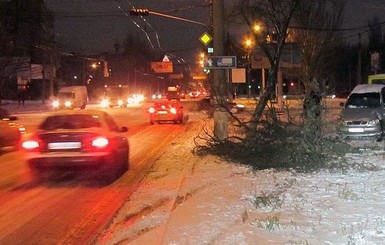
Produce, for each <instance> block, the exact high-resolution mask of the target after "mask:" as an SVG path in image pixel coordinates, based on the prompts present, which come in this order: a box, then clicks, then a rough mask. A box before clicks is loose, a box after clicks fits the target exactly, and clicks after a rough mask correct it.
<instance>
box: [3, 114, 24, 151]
mask: <svg viewBox="0 0 385 245" xmlns="http://www.w3.org/2000/svg"><path fill="white" fill-rule="evenodd" d="M24 133H25V128H24V127H23V126H22V125H20V124H19V123H17V117H16V116H11V115H10V114H9V112H8V111H7V110H6V109H4V108H1V107H0V148H3V147H7V146H13V147H17V146H18V143H19V141H20V139H21V136H22V134H24Z"/></svg>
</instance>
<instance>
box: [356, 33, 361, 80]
mask: <svg viewBox="0 0 385 245" xmlns="http://www.w3.org/2000/svg"><path fill="white" fill-rule="evenodd" d="M361 53H362V47H361V33H358V64H357V84H361V56H362V54H361Z"/></svg>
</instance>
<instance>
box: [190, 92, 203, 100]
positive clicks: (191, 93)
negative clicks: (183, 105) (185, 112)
mask: <svg viewBox="0 0 385 245" xmlns="http://www.w3.org/2000/svg"><path fill="white" fill-rule="evenodd" d="M200 94H201V93H200V92H199V91H191V92H190V93H188V95H189V96H190V98H192V99H195V98H198V97H199V95H200Z"/></svg>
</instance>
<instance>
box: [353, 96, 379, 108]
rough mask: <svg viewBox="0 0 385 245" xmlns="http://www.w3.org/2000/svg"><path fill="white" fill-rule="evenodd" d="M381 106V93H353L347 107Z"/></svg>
mask: <svg viewBox="0 0 385 245" xmlns="http://www.w3.org/2000/svg"><path fill="white" fill-rule="evenodd" d="M379 106H381V101H380V94H379V93H362V94H351V95H350V96H349V99H348V101H347V102H346V107H349V108H375V107H379Z"/></svg>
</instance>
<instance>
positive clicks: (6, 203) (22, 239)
mask: <svg viewBox="0 0 385 245" xmlns="http://www.w3.org/2000/svg"><path fill="white" fill-rule="evenodd" d="M107 110H108V111H109V112H110V113H111V115H113V117H114V118H115V119H116V121H117V123H118V124H119V125H121V126H128V128H129V131H128V132H127V136H128V139H129V142H130V170H129V171H128V172H126V173H125V174H124V175H122V176H121V177H120V178H119V179H117V180H116V181H115V182H113V183H110V184H107V185H106V184H104V183H98V182H95V181H94V180H90V179H89V178H87V177H88V175H87V173H81V174H80V173H70V174H64V175H57V176H53V177H52V178H51V179H50V180H48V181H46V182H43V183H39V182H36V181H35V180H34V179H33V178H31V176H30V173H29V170H28V168H27V166H26V164H25V162H24V160H23V155H22V153H21V152H19V151H17V150H15V149H8V150H6V152H3V154H1V155H0V166H1V169H2V170H1V171H0V244H89V243H90V242H91V241H92V240H93V239H94V238H95V236H96V235H97V234H98V232H100V231H101V230H102V229H103V227H105V226H106V225H107V224H108V222H109V221H110V220H111V218H112V217H113V216H114V214H115V213H116V211H117V210H118V209H119V208H120V207H121V205H122V204H123V203H124V201H125V200H127V198H129V197H130V195H131V193H132V192H133V191H135V189H136V188H137V187H138V186H139V185H140V180H141V179H142V178H144V176H145V175H146V174H147V173H148V171H149V170H150V169H151V167H152V165H153V163H154V161H155V159H157V157H158V156H159V154H161V152H162V150H163V149H164V148H165V147H167V145H168V144H169V143H170V142H171V140H172V139H173V138H174V137H176V136H178V135H180V134H182V133H183V132H184V131H185V130H186V128H187V126H188V124H190V123H192V122H186V124H183V125H175V124H162V125H150V123H149V118H148V115H147V113H146V110H145V108H143V107H137V108H113V109H107ZM47 113H50V112H48V111H35V112H28V111H26V112H18V113H17V116H18V118H19V122H20V123H22V124H23V125H24V126H25V127H26V130H27V132H28V131H33V130H35V128H36V126H37V125H38V123H40V121H41V120H42V119H43V118H44V117H45V116H46V115H47Z"/></svg>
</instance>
